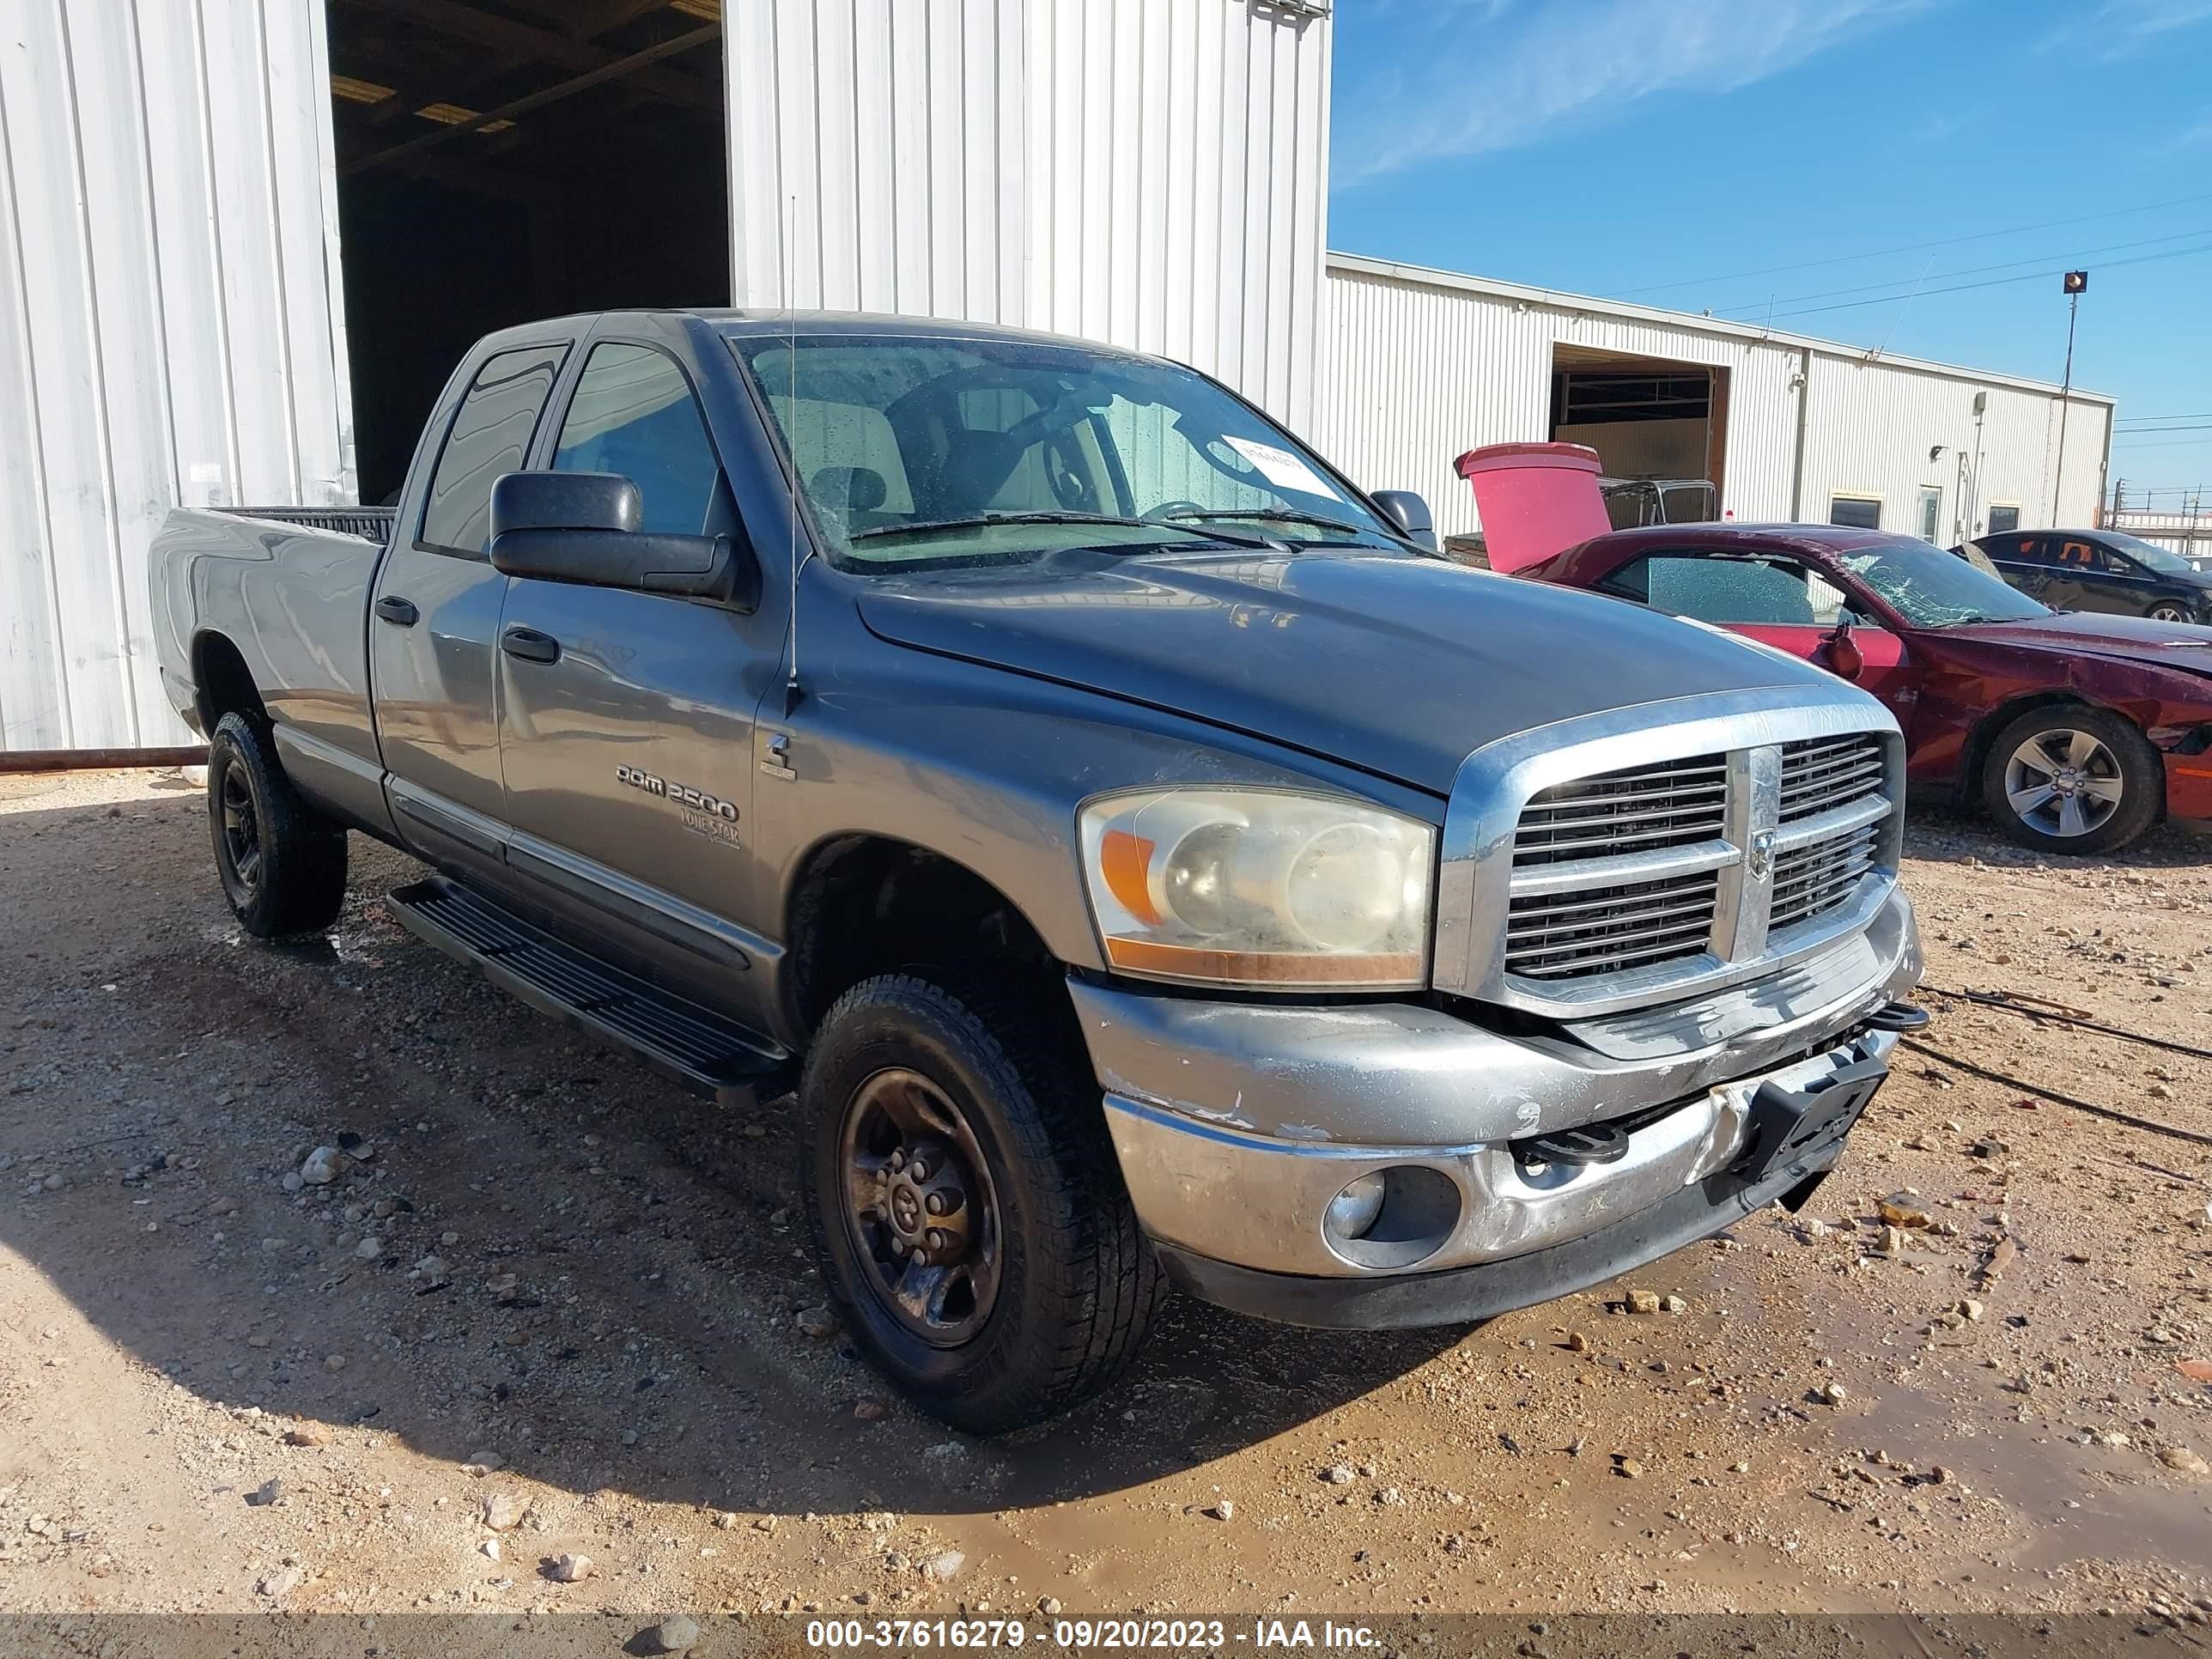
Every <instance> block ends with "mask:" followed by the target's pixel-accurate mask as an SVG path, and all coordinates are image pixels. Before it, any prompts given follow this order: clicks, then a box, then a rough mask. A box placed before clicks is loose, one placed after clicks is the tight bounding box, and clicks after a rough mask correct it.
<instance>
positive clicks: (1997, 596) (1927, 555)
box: [1838, 538, 2051, 628]
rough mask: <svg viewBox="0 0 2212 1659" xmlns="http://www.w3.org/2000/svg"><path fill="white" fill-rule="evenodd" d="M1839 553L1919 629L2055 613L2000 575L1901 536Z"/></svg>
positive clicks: (1849, 568)
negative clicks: (2005, 581) (1997, 575)
mask: <svg viewBox="0 0 2212 1659" xmlns="http://www.w3.org/2000/svg"><path fill="white" fill-rule="evenodd" d="M1838 559H1839V560H1840V561H1841V562H1842V563H1843V565H1844V568H1845V569H1847V570H1849V571H1850V572H1851V574H1854V575H1856V576H1857V577H1858V579H1859V580H1861V581H1863V582H1864V583H1865V584H1866V585H1867V586H1869V587H1870V588H1872V589H1873V590H1874V592H1875V595H1876V596H1877V597H1879V598H1880V599H1883V600H1885V601H1886V602H1887V604H1888V605H1889V607H1890V609H1891V610H1893V611H1896V612H1897V613H1898V615H1899V616H1900V617H1904V618H1905V621H1906V622H1908V623H1911V624H1912V626H1913V627H1915V628H1956V627H1958V626H1960V624H1962V623H1984V622H2027V621H2029V620H2030V619H2031V618H2033V617H2047V616H2049V615H2050V614H2051V611H2049V609H2048V608H2046V607H2045V606H2044V605H2039V604H2037V603H2036V602H2035V601H2034V600H2033V599H2029V598H2028V597H2027V594H2025V593H2022V592H2019V591H2018V590H2017V589H2015V588H2012V587H2008V586H2006V585H2005V583H2004V582H2003V580H2002V579H2001V578H1999V577H1996V576H1992V575H1990V574H1989V573H1988V572H1986V571H1984V570H1981V569H1978V568H1976V567H1975V566H1973V565H1971V564H1968V563H1967V562H1966V561H1965V560H1964V559H1960V558H1955V557H1954V556H1952V555H1950V554H1948V553H1944V552H1941V551H1939V550H1936V549H1935V548H1932V547H1930V546H1929V545H1928V544H1927V543H1925V542H1915V541H1905V540H1903V539H1901V538H1900V539H1899V540H1897V541H1894V542H1887V543H1884V544H1881V545H1880V546H1878V547H1858V548H1853V549H1850V550H1848V551H1846V552H1844V553H1840V554H1838Z"/></svg>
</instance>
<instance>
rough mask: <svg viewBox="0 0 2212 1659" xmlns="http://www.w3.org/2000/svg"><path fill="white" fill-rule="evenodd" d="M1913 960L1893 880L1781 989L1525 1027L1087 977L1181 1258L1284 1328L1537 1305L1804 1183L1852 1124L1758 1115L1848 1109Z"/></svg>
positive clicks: (1134, 1141) (1129, 1124)
mask: <svg viewBox="0 0 2212 1659" xmlns="http://www.w3.org/2000/svg"><path fill="white" fill-rule="evenodd" d="M1919 969H1920V950H1919V940H1918V935H1917V930H1916V928H1915V926H1914V923H1913V918H1912V912H1911V906H1910V904H1909V902H1907V901H1906V900H1905V897H1904V896H1903V895H1902V894H1901V893H1893V895H1892V896H1891V897H1890V899H1889V901H1888V902H1887V904H1886V905H1885V906H1884V907H1883V908H1882V910H1881V913H1880V915H1878V916H1877V917H1876V919H1875V923H1874V925H1873V926H1871V927H1869V928H1868V929H1867V930H1866V931H1865V932H1863V933H1859V934H1856V935H1854V936H1852V938H1851V939H1848V940H1845V941H1842V942H1841V943H1840V944H1839V945H1838V946H1837V947H1835V949H1833V950H1832V951H1829V952H1826V953H1825V954H1824V955H1823V956H1822V957H1820V958H1819V959H1816V960H1813V961H1808V962H1807V963H1802V964H1799V965H1798V966H1797V967H1796V968H1793V969H1790V971H1788V972H1786V973H1784V974H1780V975H1776V976H1775V977H1774V979H1773V980H1772V981H1763V982H1760V983H1757V984H1753V985H1751V986H1747V987H1741V988H1740V989H1739V990H1737V991H1735V992H1733V993H1729V994H1723V995H1722V996H1719V997H1716V998H1712V999H1709V1000H1705V1001H1704V1002H1701V1003H1699V1004H1697V1005H1694V1006H1691V1007H1688V1008H1686V1009H1680V1010H1673V1011H1668V1010H1661V1011H1643V1012H1639V1013H1638V1014H1637V1015H1633V1016H1624V1017H1621V1018H1616V1019H1614V1020H1612V1021H1603V1022H1589V1023H1585V1024H1581V1025H1577V1026H1572V1027H1567V1026H1559V1027H1548V1028H1543V1029H1542V1030H1540V1031H1532V1032H1530V1033H1529V1034H1526V1035H1515V1036H1506V1035H1503V1034H1501V1033H1499V1032H1498V1031H1494V1030H1490V1029H1488V1028H1487V1027H1486V1026H1484V1025H1481V1024H1476V1023H1475V1022H1474V1020H1473V1019H1472V1018H1458V1017H1456V1016H1455V1014H1454V1013H1452V1012H1446V1011H1445V1010H1443V1009H1440V1008H1435V1007H1430V1006H1415V1005H1410V1004H1402V1005H1401V1004H1384V1005H1376V1004H1358V1005H1351V1006H1328V1007H1315V1006H1270V1005H1262V1004H1255V1003H1210V1002H1200V1001H1194V1000H1190V999H1188V998H1182V997H1175V996H1166V995H1159V994H1147V993H1143V992H1135V991H1130V990H1127V989H1124V988H1121V987H1109V986H1104V985H1101V984H1098V983H1097V982H1095V981H1073V982H1072V990H1073V995H1074V999H1075V1003H1076V1009H1077V1012H1078V1015H1079V1018H1080V1019H1081V1020H1082V1023H1083V1025H1084V1029H1085V1035H1086V1037H1087V1038H1088V1040H1089V1042H1090V1045H1091V1053H1092V1057H1093V1060H1094V1061H1095V1062H1096V1064H1097V1070H1098V1075H1099V1077H1100V1079H1101V1080H1102V1082H1103V1085H1104V1088H1105V1104H1106V1110H1107V1121H1108V1124H1109V1128H1110V1129H1111V1132H1112V1134H1113V1138H1114V1145H1115V1152H1117V1154H1118V1155H1119V1158H1120V1162H1121V1171H1122V1176H1123V1178H1124V1180H1125V1181H1126V1182H1127V1187H1128V1190H1129V1194H1130V1197H1131V1199H1132V1200H1133V1203H1134V1205H1135V1207H1136V1211H1137V1214H1138V1217H1139V1220H1140V1222H1141V1223H1142V1225H1143V1226H1144V1228H1145V1230H1146V1233H1147V1234H1148V1235H1149V1236H1150V1237H1152V1240H1153V1242H1154V1244H1155V1245H1156V1247H1157V1248H1158V1250H1159V1252H1160V1255H1161V1257H1162V1259H1163V1261H1164V1262H1165V1263H1166V1265H1167V1267H1168V1268H1169V1271H1170V1273H1171V1274H1172V1275H1173V1276H1174V1277H1175V1278H1176V1279H1177V1280H1178V1281H1179V1282H1180V1283H1182V1285H1184V1286H1185V1287H1186V1288H1187V1289H1189V1290H1191V1291H1194V1292H1196V1293H1197V1294H1199V1295H1200V1296H1202V1297H1206V1298H1207V1299H1209V1300H1212V1301H1215V1302H1219V1303H1222V1304H1225V1305H1228V1306H1231V1307H1233V1308H1237V1309H1238V1310H1242V1311H1245V1312H1249V1313H1253V1314H1255V1315H1259V1316H1264V1317H1270V1318H1276V1319H1283V1320H1287V1321H1290V1322H1296V1323H1301V1324H1310V1325H1324V1326H1345V1327H1359V1328H1372V1327H1379V1326H1395V1325H1419V1324H1434V1323H1447V1322H1455V1321H1460V1320H1469V1319H1477V1318H1482V1317H1486V1316H1489V1315H1491V1314H1494V1313H1498V1312H1501V1311H1504V1310H1506V1309H1508V1308H1512V1307H1518V1306H1525V1305H1527V1304H1529V1303H1532V1302H1536V1301H1541V1300H1544V1299H1546V1298H1547V1297H1553V1296H1557V1295H1559V1294H1562V1293H1564V1292H1565V1291H1571V1290H1574V1289H1577V1288H1580V1287H1582V1286H1584V1285H1590V1284H1595V1283H1598V1282H1601V1281H1602V1280H1604V1279H1607V1278H1610V1277H1612V1276H1613V1275H1614V1274H1616V1273H1621V1272H1624V1271H1626V1270H1627V1269H1629V1268H1631V1267H1636V1266H1638V1265H1640V1264H1641V1263H1643V1262H1645V1261H1651V1260H1653V1259H1655V1258H1656V1257H1657V1256H1660V1255H1665V1254H1666V1253H1667V1252H1668V1251H1670V1250H1673V1249H1677V1248H1679V1247H1680V1246H1681V1245H1682V1244H1685V1243H1690V1242H1691V1241H1692V1240H1694V1239H1697V1238H1699V1237H1705V1236H1708V1235H1710V1234H1711V1233H1713V1232H1715V1231H1719V1230H1720V1229H1721V1228H1723V1227H1724V1226H1726V1225H1729V1222H1731V1221H1733V1220H1735V1218H1738V1217H1739V1216H1741V1215H1742V1214H1745V1213H1747V1212H1748V1211H1750V1210H1752V1209H1755V1208H1757V1207H1759V1206H1761V1205H1764V1204H1766V1203H1769V1202H1771V1201H1772V1200H1775V1199H1776V1198H1779V1197H1784V1196H1785V1195H1789V1194H1793V1193H1796V1192H1798V1191H1799V1190H1800V1189H1805V1190H1809V1186H1810V1184H1811V1183H1813V1182H1816V1181H1817V1180H1818V1179H1819V1177H1820V1176H1821V1175H1822V1174H1823V1173H1825V1172H1826V1170H1827V1169H1828V1168H1830V1167H1831V1166H1832V1164H1834V1162H1835V1159H1836V1158H1837V1157H1838V1155H1839V1153H1840V1151H1841V1146H1842V1134H1843V1132H1844V1130H1845V1129H1847V1128H1848V1127H1849V1122H1848V1121H1847V1120H1846V1121H1843V1122H1841V1123H1839V1124H1838V1125H1835V1126H1832V1127H1833V1129H1834V1133H1832V1134H1826V1135H1812V1134H1808V1135H1806V1136H1803V1137H1801V1138H1800V1139H1798V1141H1797V1142H1796V1144H1795V1145H1789V1144H1780V1143H1778V1144H1774V1145H1766V1144H1762V1143H1761V1140H1760V1135H1759V1126H1760V1125H1761V1124H1762V1123H1764V1122H1765V1121H1766V1120H1768V1119H1770V1118H1771V1117H1772V1115H1773V1114H1774V1112H1775V1111H1776V1110H1778V1109H1780V1108H1778V1106H1777V1103H1778V1102H1781V1103H1786V1102H1790V1101H1808V1102H1809V1101H1813V1100H1815V1099H1818V1098H1820V1097H1822V1096H1824V1095H1825V1094H1826V1091H1827V1090H1828V1088H1829V1087H1830V1086H1831V1085H1834V1084H1838V1083H1842V1084H1846V1085H1848V1086H1849V1087H1850V1088H1851V1089H1852V1090H1853V1091H1854V1092H1855V1093H1856V1094H1857V1096H1858V1099H1857V1103H1856V1104H1855V1105H1854V1106H1853V1109H1852V1111H1851V1114H1850V1115H1856V1109H1857V1105H1863V1103H1864V1098H1865V1097H1870V1096H1871V1094H1872V1092H1873V1088H1874V1087H1875V1086H1878V1084H1879V1081H1880V1074H1881V1070H1882V1067H1883V1062H1884V1061H1885V1060H1886V1059H1887V1055H1888V1054H1889V1052H1890V1048H1891V1047H1892V1045H1893V1042H1894V1041H1895V1037H1894V1035H1893V1033H1892V1032H1890V1031H1887V1030H1881V1029H1877V1027H1876V1024H1875V1021H1876V1018H1877V1017H1878V1015H1879V1013H1880V1011H1881V1009H1882V1008H1883V1006H1884V1005H1886V1004H1887V1003H1889V1002H1891V1001H1892V1000H1894V999H1897V998H1899V997H1902V996H1904V995H1905V994H1906V993H1908V992H1909V991H1910V990H1911V987H1913V985H1914V984H1915V983H1916V982H1917V979H1918V976H1919ZM1829 1098H1830V1099H1831V1100H1832V1101H1833V1100H1839V1099H1840V1098H1841V1097H1839V1096H1833V1097H1829ZM1591 1126H1602V1127H1601V1130H1600V1132H1599V1133H1596V1134H1595V1135H1592V1134H1588V1133H1585V1134H1583V1135H1581V1136H1579V1137H1577V1136H1575V1135H1572V1134H1570V1133H1566V1132H1571V1131H1577V1130H1584V1131H1587V1130H1589V1128H1590V1127H1591ZM1370 1175H1376V1176H1381V1177H1382V1179H1383V1185H1384V1190H1385V1194H1386V1196H1384V1197H1383V1200H1381V1203H1382V1208H1381V1213H1380V1215H1379V1216H1378V1217H1377V1218H1376V1222H1375V1224H1374V1225H1373V1226H1372V1227H1370V1229H1369V1230H1368V1231H1366V1232H1365V1233H1364V1235H1362V1236H1360V1237H1356V1238H1346V1237H1338V1236H1336V1235H1335V1234H1334V1233H1333V1232H1332V1230H1331V1229H1330V1227H1329V1226H1328V1225H1327V1222H1326V1218H1327V1216H1328V1209H1329V1205H1330V1202H1331V1200H1334V1199H1336V1198H1337V1197H1338V1196H1339V1195H1340V1194H1343V1193H1344V1192H1345V1191H1346V1188H1347V1187H1349V1186H1352V1183H1354V1182H1358V1181H1359V1179H1360V1178H1361V1177H1363V1176H1370Z"/></svg>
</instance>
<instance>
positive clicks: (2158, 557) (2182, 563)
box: [2097, 530, 2197, 576]
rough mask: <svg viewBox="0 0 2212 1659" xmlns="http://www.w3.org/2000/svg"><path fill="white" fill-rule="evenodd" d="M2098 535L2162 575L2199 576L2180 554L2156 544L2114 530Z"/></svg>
mask: <svg viewBox="0 0 2212 1659" xmlns="http://www.w3.org/2000/svg"><path fill="white" fill-rule="evenodd" d="M2097 533H2098V534H2099V535H2100V536H2102V537H2103V538H2105V539H2106V541H2107V542H2109V543H2111V544H2112V545H2113V546H2114V547H2116V548H2118V550H2120V551H2121V552H2123V553H2124V554H2126V555H2127V556H2129V557H2130V558H2131V559H2133V560H2134V561H2135V562H2136V563H2137V564H2147V565H2148V566H2149V567H2150V568H2152V569H2153V570H2155V571H2157V572H2159V573H2160V574H2161V575H2167V576H2193V575H2195V574H2197V567H2196V566H2195V565H2193V564H2191V563H2190V562H2189V561H2188V560H2186V559H2185V558H2183V557H2182V556H2181V555H2179V553H2172V552H2169V551H2167V550H2166V549H2165V548H2163V547H2160V545H2159V544H2157V543H2156V542H2147V541H2145V540H2143V539H2142V538H2141V537H2140V536H2124V535H2121V534H2120V533H2119V532H2117V531H2112V530H2100V531H2099V532H2097Z"/></svg>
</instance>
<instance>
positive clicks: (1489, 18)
mask: <svg viewBox="0 0 2212 1659" xmlns="http://www.w3.org/2000/svg"><path fill="white" fill-rule="evenodd" d="M1927 3H1929V0H1574V3H1570V4H1553V5H1546V6H1544V7H1541V8H1540V9H1525V10H1523V11H1522V13H1521V14H1520V17H1519V18H1518V19H1516V18H1514V17H1513V15H1512V14H1511V12H1510V10H1509V9H1508V8H1507V7H1505V6H1504V5H1501V4H1498V3H1496V0H1490V3H1481V0H1477V3H1473V4H1455V5H1451V6H1449V7H1439V8H1436V9H1433V10H1431V11H1430V12H1429V13H1428V14H1427V15H1428V21H1429V24H1430V26H1429V27H1425V28H1424V27H1420V25H1419V24H1418V23H1416V22H1414V21H1413V20H1411V19H1409V18H1407V16H1406V15H1405V13H1404V11H1403V10H1402V9H1399V8H1396V7H1391V8H1388V9H1386V10H1385V12H1384V13H1383V15H1381V16H1378V17H1376V18H1375V19H1374V20H1373V21H1374V22H1376V23H1382V22H1383V21H1386V19H1387V21H1389V23H1390V24H1391V25H1393V26H1394V27H1395V30H1396V31H1398V32H1401V33H1402V35H1403V39H1402V40H1400V41H1396V42H1394V43H1392V47H1391V48H1390V49H1391V50H1392V51H1393V53H1394V55H1395V57H1397V58H1399V59H1400V61H1401V64H1403V63H1416V64H1418V65H1419V67H1417V68H1412V69H1407V68H1404V67H1394V68H1391V69H1389V70H1383V71H1381V72H1379V73H1377V74H1375V75H1372V76H1368V77H1366V78H1365V79H1364V80H1363V81H1361V82H1356V83H1353V84H1350V85H1346V86H1344V87H1342V88H1340V90H1339V95H1338V96H1337V97H1336V99H1335V100H1334V115H1333V116H1332V120H1333V122H1334V128H1335V138H1334V145H1333V149H1334V155H1333V157H1332V160H1331V165H1330V178H1331V180H1332V182H1333V183H1334V185H1337V186H1339V187H1343V186H1347V185H1357V184H1359V183H1361V182H1363V181H1364V180H1366V179H1374V178H1378V177H1380V176H1382V175H1383V174H1384V173H1395V172H1398V171H1400V170H1401V169H1403V168H1406V167H1413V166H1416V165H1418V164H1419V163H1421V162H1424V161H1434V160H1437V159H1439V158H1442V157H1447V156H1463V155H1483V154H1485V153H1487V152H1490V151H1493V150H1501V149H1511V148H1513V147H1514V146H1516V145H1520V144H1525V143H1533V142H1534V141H1535V140H1536V139H1538V138H1540V137H1544V136H1547V134H1548V132H1549V131H1552V130H1553V129H1555V128H1558V127H1559V126H1561V125H1568V124H1571V123H1575V122H1578V121H1588V120H1589V119H1591V118H1597V117H1601V116H1604V115H1607V114H1610V113H1613V112H1616V111H1618V110H1619V109H1620V108H1621V107H1622V106H1624V105H1626V104H1628V103H1631V102H1632V101H1634V100H1638V99H1640V98H1646V97H1649V96H1650V95H1651V94H1655V93H1662V92H1673V91H1691V92H1729V91H1732V90H1734V89H1735V88H1738V87H1743V86H1748V85H1749V84H1751V83H1752V82H1754V81H1759V80H1764V79H1765V77H1766V76H1770V75H1774V74H1778V73H1779V72H1780V71H1782V70H1786V69H1789V68H1790V67H1792V66H1793V65H1795V64H1801V63H1802V62H1804V60H1805V59H1807V58H1810V57H1812V56H1813V55H1814V53H1816V52H1820V51H1822V50H1823V49H1825V48H1826V47H1827V46H1832V45H1833V44H1834V43H1835V42H1836V41H1837V40H1839V39H1841V38H1843V37H1844V36H1845V35H1847V34H1850V33H1856V32H1857V31H1858V30H1859V29H1861V28H1863V27H1867V26H1869V24H1872V23H1875V22H1878V21H1881V20H1883V19H1885V18H1887V17H1891V16H1894V15H1899V14H1900V13H1904V12H1907V11H1913V10H1917V9H1921V8H1922V7H1923V5H1925V4H1927ZM2137 3H2139V4H2144V5H2149V4H2153V3H2164V4H2166V5H2168V6H2172V7H2176V8H2179V7H2184V6H2187V5H2191V4H2200V3H2201V4H2203V5H2205V6H2212V0H2137ZM1439 24H1442V25H1443V27H1437V25H1439ZM1355 26H1357V25H1356V24H1355V20H1354V18H1353V16H1352V15H1351V14H1350V13H1349V12H1348V11H1346V10H1341V9H1340V11H1339V13H1338V16H1337V27H1338V28H1339V29H1340V30H1341V29H1345V28H1348V27H1355Z"/></svg>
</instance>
